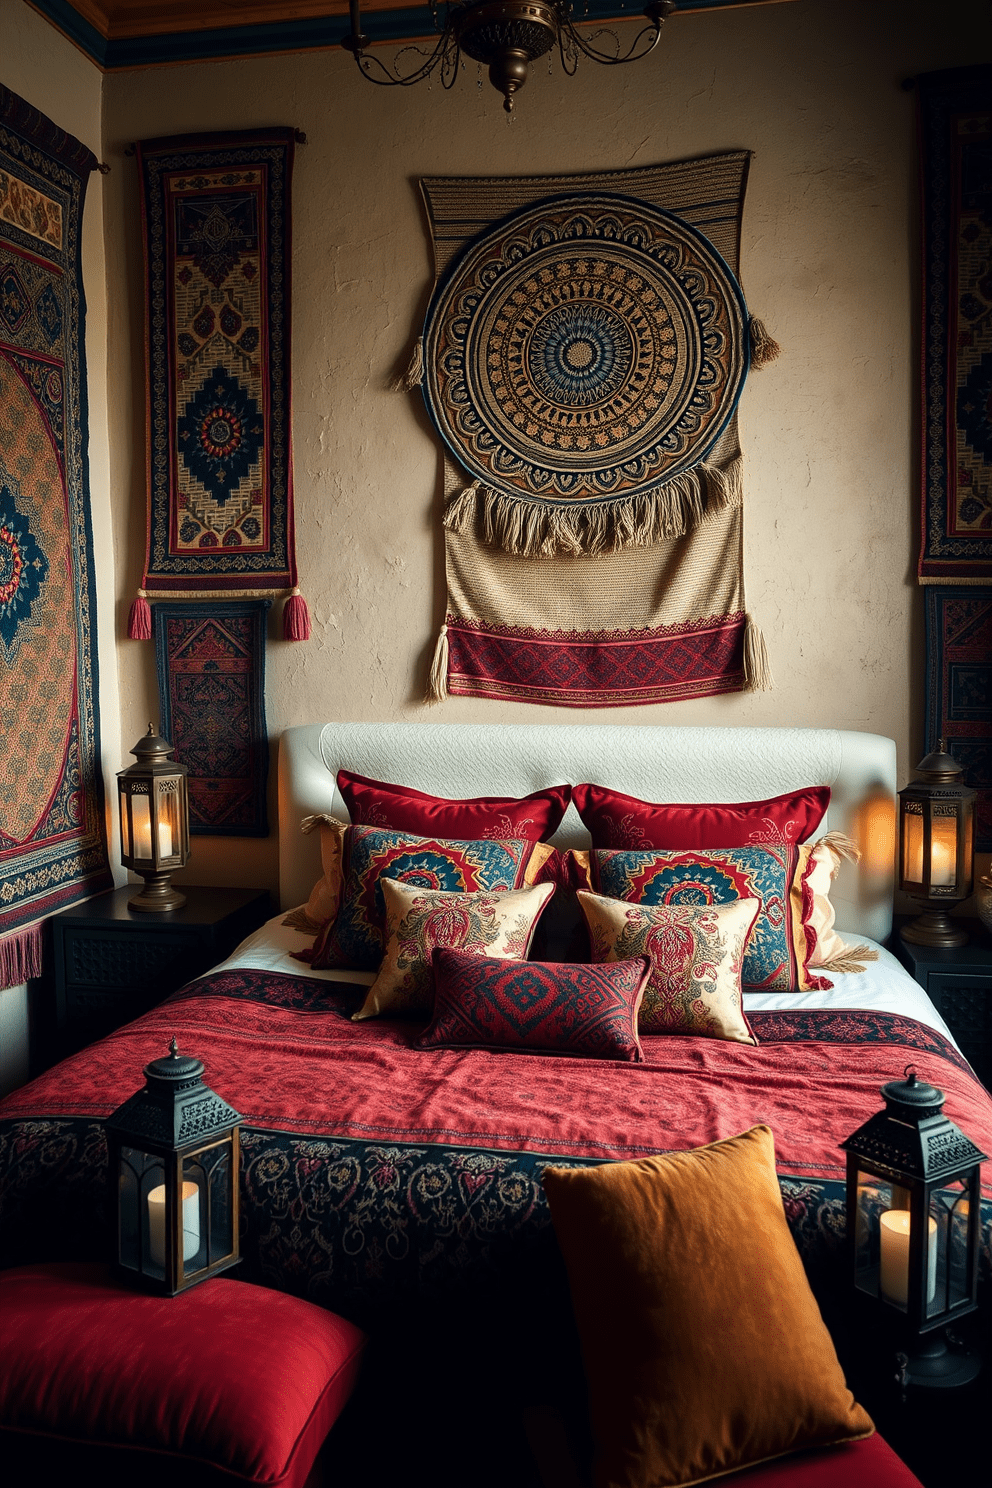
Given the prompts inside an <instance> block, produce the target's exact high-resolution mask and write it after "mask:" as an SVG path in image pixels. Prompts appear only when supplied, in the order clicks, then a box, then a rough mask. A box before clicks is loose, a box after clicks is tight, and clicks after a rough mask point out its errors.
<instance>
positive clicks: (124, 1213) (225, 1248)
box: [106, 1039, 241, 1297]
mask: <svg viewBox="0 0 992 1488" xmlns="http://www.w3.org/2000/svg"><path fill="white" fill-rule="evenodd" d="M203 1068H204V1067H203V1064H202V1063H201V1061H200V1060H199V1059H195V1058H193V1057H191V1056H190V1055H184V1054H181V1053H180V1052H179V1049H178V1046H177V1044H176V1040H175V1039H173V1040H172V1043H171V1045H170V1048H169V1053H168V1054H167V1055H166V1056H165V1057H164V1058H162V1059H153V1060H152V1062H151V1063H150V1064H148V1065H146V1066H145V1070H144V1075H145V1088H144V1089H143V1090H139V1091H138V1092H137V1093H136V1094H135V1095H133V1096H131V1098H130V1100H127V1101H125V1102H124V1104H123V1105H122V1106H120V1107H119V1108H118V1109H117V1110H116V1111H115V1112H114V1114H113V1115H112V1116H111V1117H110V1119H109V1120H108V1122H107V1127H106V1131H107V1150H108V1160H109V1165H110V1181H111V1191H112V1192H114V1191H116V1199H117V1215H116V1243H115V1260H116V1263H117V1267H118V1270H119V1271H120V1272H121V1273H122V1274H124V1275H126V1276H127V1277H129V1278H130V1279H132V1280H133V1281H135V1282H137V1283H139V1284H140V1285H142V1286H144V1287H145V1288H147V1289H148V1290H150V1291H154V1292H159V1293H161V1294H163V1295H165V1296H169V1297H174V1296H175V1295H176V1294H177V1293H178V1292H183V1291H185V1290H186V1289H187V1288H188V1287H191V1286H195V1285H196V1284H197V1283H198V1282H201V1281H206V1280H207V1278H208V1277H210V1276H216V1275H217V1274H218V1272H220V1271H226V1270H227V1269H228V1268H229V1267H231V1266H235V1265H237V1263H238V1261H239V1259H240V1255H239V1245H238V1186H239V1169H240V1143H239V1134H238V1122H239V1121H240V1119H241V1118H240V1116H239V1115H238V1113H237V1111H235V1110H233V1109H232V1107H231V1106H229V1105H228V1104H227V1102H226V1101H224V1100H222V1099H221V1097H220V1096H219V1095H217V1094H215V1092H214V1091H212V1090H211V1089H209V1087H208V1086H207V1085H205V1084H204V1082H203V1078H202V1076H203Z"/></svg>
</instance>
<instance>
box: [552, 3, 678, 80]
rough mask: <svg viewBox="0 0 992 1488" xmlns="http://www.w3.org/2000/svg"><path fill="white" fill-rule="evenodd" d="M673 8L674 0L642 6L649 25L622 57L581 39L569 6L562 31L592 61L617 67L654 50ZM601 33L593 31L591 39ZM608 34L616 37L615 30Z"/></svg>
mask: <svg viewBox="0 0 992 1488" xmlns="http://www.w3.org/2000/svg"><path fill="white" fill-rule="evenodd" d="M675 8H676V7H675V0H651V4H649V5H647V6H645V8H644V14H645V15H646V16H647V17H648V19H649V21H650V22H651V25H650V26H644V27H643V28H642V29H641V30H640V31H638V33H637V35H636V36H635V37H634V40H633V41H632V42H631V44H630V46H629V47H628V48H627V50H626V52H625V53H624V55H623V56H622V57H621V56H613V57H611V56H610V54H609V53H608V52H601V51H599V50H598V49H597V48H596V47H594V46H592V45H590V43H589V42H586V41H583V40H582V35H581V33H580V31H579V30H578V28H577V26H576V25H575V22H574V21H573V19H572V16H571V8H569V10H568V12H566V13H565V16H564V25H563V26H562V31H563V32H564V31H566V30H567V32H568V38H569V40H570V41H572V42H574V44H575V45H576V46H577V47H578V49H579V51H580V52H582V53H583V54H584V55H585V56H587V57H589V58H591V59H592V61H593V62H602V63H603V64H604V65H605V66H607V67H618V66H620V65H621V64H622V63H624V62H639V61H640V60H641V58H642V57H647V56H648V55H649V54H650V53H651V52H653V51H654V49H655V47H656V46H657V45H658V42H659V41H660V40H661V28H662V26H663V25H664V23H665V21H666V20H667V19H668V17H669V16H670V15H671V14H672V12H673V11H674V10H675ZM604 29H605V28H604ZM602 34H603V33H602V31H597V32H595V33H594V37H593V39H595V36H600V35H602ZM609 34H610V35H611V36H613V37H614V38H615V37H616V33H615V32H612V31H611V32H610V33H609ZM645 36H648V37H650V40H649V41H648V43H647V45H646V46H643V47H642V46H641V42H642V41H643V39H644V37H645ZM576 60H577V59H576ZM574 71H575V69H574V67H573V68H572V72H573V73H574Z"/></svg>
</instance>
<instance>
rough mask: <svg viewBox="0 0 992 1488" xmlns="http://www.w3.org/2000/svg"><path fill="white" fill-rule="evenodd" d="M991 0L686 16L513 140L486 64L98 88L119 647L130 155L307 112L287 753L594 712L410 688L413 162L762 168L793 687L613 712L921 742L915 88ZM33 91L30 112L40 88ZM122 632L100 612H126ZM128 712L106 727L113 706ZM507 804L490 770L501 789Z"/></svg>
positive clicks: (777, 625) (420, 488)
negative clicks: (440, 697)
mask: <svg viewBox="0 0 992 1488" xmlns="http://www.w3.org/2000/svg"><path fill="white" fill-rule="evenodd" d="M988 20H989V11H988V5H987V4H985V3H979V0H944V3H943V4H942V5H941V6H939V7H935V6H933V5H932V4H931V3H929V0H909V3H902V0H900V3H896V0H876V3H873V4H871V5H863V4H860V3H855V0H842V3H839V4H838V3H837V0H793V3H789V4H781V5H771V6H764V7H758V8H745V9H740V10H733V11H730V10H727V11H720V12H716V13H712V14H709V15H698V14H697V15H686V16H681V17H678V16H677V17H676V18H675V19H674V20H672V21H671V22H670V23H669V24H668V26H667V27H666V30H665V35H664V38H663V41H662V44H661V46H660V47H659V49H658V52H657V54H656V55H655V56H654V57H653V58H652V59H651V60H649V61H646V62H642V63H639V64H637V65H635V66H633V67H631V68H629V69H609V68H598V67H596V66H594V65H592V64H583V65H582V67H581V69H580V74H579V76H578V77H577V78H575V79H571V80H570V79H565V78H563V77H562V76H561V74H560V71H559V70H558V69H557V68H555V69H554V73H553V75H552V76H550V77H549V76H548V74H547V67H546V64H541V63H538V64H537V65H536V66H535V68H534V69H533V75H532V78H531V80H530V81H529V82H528V83H527V86H526V88H525V89H524V91H523V93H522V94H521V95H520V97H519V103H518V116H517V119H516V121H515V122H514V123H513V124H512V125H510V126H508V125H507V123H506V122H505V118H504V115H503V114H502V112H501V109H500V106H499V99H498V97H497V96H496V94H495V93H493V91H492V90H491V89H490V88H489V86H488V83H486V84H485V85H484V86H483V87H482V88H481V89H480V88H479V87H477V84H476V77H475V68H474V66H473V67H471V68H470V69H469V70H467V71H466V72H465V73H464V74H463V76H462V77H461V78H460V79H459V81H458V84H457V86H456V87H455V89H454V90H453V91H452V92H450V93H445V92H442V91H441V89H440V88H439V87H436V86H435V87H434V88H433V89H432V90H431V91H430V92H428V91H427V90H426V89H425V88H424V87H423V86H420V87H417V88H413V89H409V90H399V89H397V90H393V91H387V90H383V89H377V88H372V87H370V86H369V85H367V84H366V83H364V82H363V81H362V80H361V79H360V78H359V77H358V76H357V73H356V70H355V68H354V65H353V63H352V61H351V59H350V57H348V56H347V55H346V54H345V53H343V52H341V51H333V52H326V53H311V54H309V55H299V56H286V57H278V58H269V59H261V60H255V61H244V62H231V63H223V64H211V65H199V64H197V65H188V66H181V67H172V68H167V69H162V70H152V71H142V72H135V73H132V74H126V75H115V76H111V77H108V78H107V79H106V80H105V83H104V154H105V157H106V158H107V159H108V160H110V162H111V163H112V165H113V173H112V175H111V176H110V177H108V178H107V181H106V184H105V187H104V191H105V196H106V224H107V273H108V282H109V286H110V294H109V298H108V307H107V309H108V327H109V347H110V366H109V393H110V396H109V416H110V479H111V490H112V503H113V517H114V521H113V541H114V550H113V554H112V555H111V554H109V553H108V555H107V558H108V565H112V566H113V567H115V569H116V574H117V581H118V588H117V595H118V599H117V616H116V624H117V633H118V635H120V634H122V633H123V626H124V619H125V615H126V610H127V606H128V604H129V603H130V599H131V597H132V595H133V591H134V589H135V587H136V585H137V584H138V582H139V579H140V574H141V566H142V551H143V533H144V412H143V371H142V364H143V341H142V329H141V327H142V302H141V258H140V239H139V229H138V194H137V179H136V170H135V165H134V161H133V160H131V159H127V158H125V155H124V147H125V146H126V145H127V144H128V142H129V141H131V140H134V139H138V138H148V137H152V136H155V135H163V134H170V133H174V132H179V131H188V130H211V129H221V128H232V127H233V128H242V127H248V126H253V125H272V124H289V125H295V126H297V127H298V128H300V129H303V130H305V131H306V133H307V136H308V140H309V143H308V144H307V145H306V146H305V147H304V148H301V149H300V150H299V151H298V155H297V170H296V178H295V206H294V256H293V263H294V276H295V280H294V356H293V366H294V402H295V415H294V449H295V461H296V502H297V506H296V514H297V532H298V546H299V566H300V576H301V583H302V586H303V589H304V592H305V594H306V596H307V598H308V600H309V603H310V608H311V612H312V615H313V621H314V636H313V639H312V641H311V642H310V643H309V644H306V645H290V644H286V643H285V642H283V641H282V640H281V639H277V638H276V627H275V624H273V640H272V643H271V645H270V647H269V652H268V663H267V664H268V687H267V706H268V722H269V729H270V732H271V735H272V736H273V738H275V737H276V736H277V735H278V734H279V732H280V731H281V729H283V728H284V727H285V726H286V725H287V724H291V723H299V722H307V721H311V720H314V719H323V718H354V719H377V720H378V719H381V720H389V719H401V718H403V719H414V720H415V719H424V718H427V717H431V718H433V719H438V720H451V721H456V720H465V721H478V722H489V723H492V724H494V725H497V724H499V723H501V722H503V721H511V720H512V721H535V722H536V721H543V720H548V719H551V718H554V719H557V720H558V721H565V722H580V721H582V720H583V718H584V717H586V718H587V717H588V716H589V715H588V714H585V715H584V714H581V713H576V712H573V711H571V710H556V709H552V708H533V707H528V706H525V705H515V706H514V705H498V704H494V703H488V702H484V701H474V700H469V699H454V700H451V701H449V702H447V703H446V704H444V705H443V706H442V707H440V708H438V709H435V710H430V711H428V710H426V709H425V708H424V706H423V705H422V703H421V701H420V698H421V696H422V693H423V688H424V683H425V678H426V673H427V668H428V666H429V662H430V656H431V652H432V649H433V645H434V639H435V635H436V632H437V628H438V625H439V623H440V620H441V617H442V613H443V603H444V593H443V583H442V564H441V547H440V542H439V539H438V510H439V473H438V455H437V446H436V442H435V440H434V438H433V437H432V434H431V432H430V429H429V426H428V423H427V419H426V417H425V414H424V411H423V408H422V406H419V405H418V400H417V399H416V398H414V397H410V396H405V395H397V394H394V393H391V392H389V391H388V387H387V385H388V382H389V379H390V377H391V376H392V375H393V373H394V372H395V370H396V368H397V365H398V364H399V363H401V362H402V360H403V358H404V355H405V352H406V349H407V348H408V346H409V342H410V338H411V334H412V333H413V331H414V329H415V327H416V326H417V324H418V322H419V320H420V319H421V317H422V314H423V311H424V307H425V303H426V296H427V293H428V289H429V284H430V277H431V260H430V252H429V245H428V239H427V235H426V230H425V220H424V216H423V212H422V208H421V205H420V200H419V194H418V190H417V180H418V177H420V176H422V175H426V174H470V175H471V174H490V173H506V174H540V173H557V172H575V171H583V170H591V169H606V168H611V167H623V166H631V165H639V164H648V163H652V162H657V161H666V160H675V159H680V158H685V157H689V156H693V155H700V154H707V153H710V152H713V151H720V150H727V149H737V148H742V147H746V148H749V149H751V150H752V151H753V152H754V159H753V163H752V168H751V176H750V185H749V190H748V197H747V203H746V209H745V218H744V230H743V242H742V251H741V266H742V278H743V284H744V289H745V293H746V294H747V297H748V300H749V304H750V307H751V309H752V311H754V312H755V313H757V314H759V315H761V316H762V317H763V318H764V319H765V320H766V322H767V324H768V326H769V328H770V330H771V331H772V333H773V334H774V335H775V336H776V337H777V338H778V339H779V341H780V342H781V344H782V346H783V348H784V354H783V356H782V357H781V359H780V360H779V361H778V362H777V363H775V364H774V365H772V366H771V367H770V368H768V369H766V370H765V371H763V372H761V373H758V374H755V375H753V376H752V377H751V378H750V379H749V383H748V386H747V388H746V390H745V394H744V398H743V402H742V406H741V433H742V439H743V445H744V450H745V454H746V457H747V469H748V476H747V480H748V494H747V508H746V509H747V558H746V577H747V590H748V601H749V607H750V609H751V610H752V612H753V613H754V615H755V617H756V618H757V620H758V622H759V623H760V625H761V626H762V627H763V629H764V632H765V636H766V638H767V642H768V649H769V653H770V657H771V660H772V665H773V668H774V672H775V676H776V680H777V687H776V689H775V690H774V691H773V692H770V693H767V694H759V695H753V696H747V695H737V696H731V697H722V698H711V699H706V700H700V701H697V702H689V703H684V704H679V705H668V706H658V707H654V708H649V709H630V710H620V711H617V712H609V713H607V712H604V713H597V714H596V715H595V717H597V718H605V717H609V718H611V719H612V720H613V721H615V722H621V723H648V722H651V723H679V724H690V723H714V724H749V725H755V724H758V725H762V724H764V725H824V726H838V727H843V728H854V729H867V730H873V731H877V732H879V733H882V734H887V735H891V736H892V737H894V738H895V740H896V742H897V745H898V749H899V760H900V771H901V775H902V777H903V778H905V777H906V776H907V775H908V773H909V770H910V768H911V766H912V764H913V763H914V762H915V760H916V759H917V758H918V756H919V754H920V752H921V742H922V723H921V708H922V688H921V680H922V676H921V674H922V621H921V615H922V601H921V596H920V593H919V590H918V588H917V587H916V585H915V582H914V578H913V569H914V562H915V547H916V515H915V513H916V504H917V496H916V486H917V478H916V453H915V451H916V447H917V418H916V414H915V397H916V391H915V376H914V368H915V366H916V362H917V342H916V331H915V326H916V322H917V318H918V268H917V252H918V250H917V246H916V244H917V223H916V177H915V170H916V167H915V139H914V110H913V100H912V97H911V95H910V94H908V93H906V92H904V91H903V90H902V89H901V87H900V84H901V82H902V80H903V79H904V78H906V77H908V76H911V75H912V74H914V73H916V72H920V71H924V70H929V69H932V68H939V67H949V66H955V65H961V64H965V63H971V62H975V61H977V60H980V59H981V58H983V57H986V58H988V57H992V41H990V31H989V26H988ZM39 101H41V102H42V103H44V98H40V99H39ZM104 623H105V624H109V623H110V620H109V613H107V614H105V617H104ZM118 654H119V667H120V683H121V693H120V696H121V704H120V708H121V717H122V730H123V732H122V736H121V742H122V744H123V746H124V748H125V749H127V748H130V746H131V744H132V743H133V741H134V740H135V739H136V738H137V737H138V736H139V735H140V734H141V733H142V732H143V731H144V727H145V725H146V723H147V720H148V719H149V718H152V717H154V716H155V713H156V703H155V682H154V667H153V658H152V651H151V647H150V646H148V645H140V644H136V643H133V642H128V641H121V642H120V643H119V647H118ZM106 722H107V723H108V724H109V723H110V715H106ZM493 785H494V787H495V786H497V785H498V782H496V781H494V782H493ZM275 872H276V863H275V843H274V840H273V839H270V840H269V841H267V842H254V841H250V840H239V841H226V842H225V841H221V840H215V841H213V842H210V841H205V840H204V839H197V840H196V843H195V857H194V859H193V861H192V862H191V863H190V865H189V868H188V870H187V877H188V878H190V879H195V880H200V881H211V880H214V881H225V882H231V883H236V882H252V883H254V882H273V881H274V878H275Z"/></svg>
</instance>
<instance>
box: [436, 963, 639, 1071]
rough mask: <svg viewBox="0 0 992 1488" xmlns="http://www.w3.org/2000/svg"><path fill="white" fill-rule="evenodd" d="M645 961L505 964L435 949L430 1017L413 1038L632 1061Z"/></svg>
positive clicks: (635, 1056)
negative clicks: (420, 1035) (609, 963)
mask: <svg viewBox="0 0 992 1488" xmlns="http://www.w3.org/2000/svg"><path fill="white" fill-rule="evenodd" d="M649 966H650V959H649V958H648V957H647V956H637V957H635V958H633V959H631V960H626V961H615V962H614V963H613V964H612V965H609V966H579V965H571V964H568V965H550V964H547V963H544V962H540V961H524V962H519V963H515V962H506V961H502V960H496V959H493V958H491V957H488V956H473V955H468V954H466V953H465V952H463V951H455V950H436V951H435V952H434V1021H433V1022H432V1024H431V1026H430V1027H429V1028H428V1029H427V1031H426V1033H424V1034H423V1036H422V1037H421V1039H420V1043H421V1044H422V1046H423V1047H424V1048H434V1047H437V1046H439V1045H444V1044H455V1045H468V1046H473V1045H474V1046H476V1047H478V1046H480V1045H481V1046H483V1047H494V1048H504V1049H541V1050H544V1051H545V1052H547V1053H554V1054H585V1055H588V1056H591V1057H592V1058H594V1059H625V1060H639V1059H643V1057H644V1055H643V1052H642V1050H641V1046H640V1042H639V1040H638V1037H637V1009H638V1006H639V1004H640V1001H641V996H642V994H643V991H644V983H645V980H646V978H647V973H648V968H649Z"/></svg>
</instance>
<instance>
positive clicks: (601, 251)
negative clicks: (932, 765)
mask: <svg viewBox="0 0 992 1488" xmlns="http://www.w3.org/2000/svg"><path fill="white" fill-rule="evenodd" d="M748 160H749V156H748V154H747V152H743V151H740V152H735V153H733V154H727V155H719V156H713V157H711V158H709V159H706V160H698V161H687V162H681V163H678V164H675V165H667V166H658V167H648V168H644V169H639V170H632V171H620V172H615V173H610V174H602V175H595V176H568V177H561V178H554V179H553V178H548V177H534V178H523V179H521V178H507V179H498V180H473V179H465V178H462V179H447V180H442V179H432V180H425V181H423V182H422V183H421V185H422V189H423V192H424V197H425V200H426V202H427V207H428V211H429V214H430V220H431V227H432V232H433V240H434V256H435V265H436V271H437V287H436V289H435V293H434V296H433V299H432V301H431V305H430V307H429V310H428V314H427V321H426V325H425V330H424V336H423V339H422V341H421V342H420V343H418V348H417V354H416V356H415V358H414V363H413V366H412V367H411V372H410V376H409V377H408V378H407V379H406V384H405V385H406V386H413V385H414V384H416V383H420V384H421V385H422V386H423V390H424V397H425V400H426V402H427V406H428V409H429V411H430V413H431V416H432V418H433V420H434V422H435V425H436V426H437V429H438V431H439V433H440V434H441V437H442V438H443V440H444V441H445V444H446V446H447V453H446V457H445V461H446V463H445V474H446V481H445V484H446V494H447V498H448V499H447V502H446V507H445V515H444V528H445V544H446V565H447V581H448V604H447V614H446V619H445V625H444V628H443V630H442V633H441V637H440V639H439V642H438V647H437V652H436V655H435V660H434V667H433V669H432V673H431V684H430V694H429V695H430V696H431V697H432V699H434V700H438V699H440V698H443V697H444V696H446V695H447V693H448V692H451V693H459V694H463V695H472V696H477V697H492V698H514V699H517V700H520V701H529V702H543V703H555V704H559V705H564V706H568V707H611V706H621V705H625V704H631V703H656V702H665V701H668V700H670V699H674V698H688V697H703V696H707V695H709V694H712V693H719V692H734V691H740V690H743V689H745V688H756V687H757V688H763V687H766V686H768V685H769V677H768V668H767V662H766V660H765V656H764V645H763V642H762V640H761V636H760V632H758V631H757V629H756V627H755V626H754V625H753V623H752V622H751V620H750V619H749V617H748V615H747V613H746V609H745V604H744V584H743V565H742V498H743V479H742V458H741V452H740V447H739V444H738V437H737V419H736V408H737V401H738V399H739V397H740V393H741V389H742V387H743V384H744V379H745V377H746V375H747V371H748V367H749V365H751V366H758V365H761V364H762V362H763V361H767V360H769V359H770V357H771V356H773V355H774V354H775V353H776V352H777V347H775V345H774V343H773V342H770V341H769V340H768V339H767V337H766V336H765V334H764V332H763V329H762V328H761V326H760V324H759V323H758V322H756V321H754V320H751V319H749V317H748V314H747V310H746V307H745V304H744V299H743V295H742V293H741V290H740V286H739V284H738V282H737V278H736V273H737V264H738V249H739V235H740V220H741V209H742V204H743V197H744V187H745V182H746V177H747V167H748Z"/></svg>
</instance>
